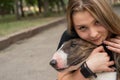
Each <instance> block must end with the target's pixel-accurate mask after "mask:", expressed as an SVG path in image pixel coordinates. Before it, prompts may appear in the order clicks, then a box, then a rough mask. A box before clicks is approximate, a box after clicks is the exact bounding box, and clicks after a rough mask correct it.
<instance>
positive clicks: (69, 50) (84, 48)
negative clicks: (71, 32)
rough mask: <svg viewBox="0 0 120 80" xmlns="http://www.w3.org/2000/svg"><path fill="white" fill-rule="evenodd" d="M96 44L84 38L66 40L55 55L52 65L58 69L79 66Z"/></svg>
mask: <svg viewBox="0 0 120 80" xmlns="http://www.w3.org/2000/svg"><path fill="white" fill-rule="evenodd" d="M95 47H96V46H95V45H93V44H91V43H89V42H87V41H84V40H82V39H71V40H69V41H67V42H65V43H64V44H63V45H62V46H61V48H60V49H58V50H57V51H56V52H55V54H54V55H53V58H52V60H51V61H50V65H52V67H54V68H55V69H56V70H57V71H63V70H66V69H69V71H72V70H75V69H77V68H79V66H80V63H81V62H83V61H84V60H85V59H86V58H87V57H88V56H89V54H90V53H91V51H92V50H93V49H94V48H95Z"/></svg>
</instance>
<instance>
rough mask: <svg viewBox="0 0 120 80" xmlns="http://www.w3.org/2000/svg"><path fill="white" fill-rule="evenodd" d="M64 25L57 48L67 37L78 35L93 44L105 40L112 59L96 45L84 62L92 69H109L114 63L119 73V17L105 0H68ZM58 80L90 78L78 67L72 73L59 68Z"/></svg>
mask: <svg viewBox="0 0 120 80" xmlns="http://www.w3.org/2000/svg"><path fill="white" fill-rule="evenodd" d="M67 21H68V28H67V31H65V32H64V33H63V35H62V38H61V41H60V43H59V46H58V48H59V47H60V46H61V44H62V43H64V42H65V41H67V40H70V39H72V38H78V37H79V38H82V39H84V40H86V41H88V42H91V43H93V44H95V45H100V44H102V43H104V44H106V45H107V46H106V47H107V49H109V50H111V51H112V52H113V55H114V61H113V60H112V61H110V57H109V56H108V54H107V53H106V52H105V51H104V48H103V47H102V46H99V47H97V48H96V49H94V50H93V52H92V53H91V54H90V56H89V57H88V59H87V61H86V64H87V66H88V67H89V69H90V70H91V71H92V72H93V73H98V72H103V71H104V72H111V71H115V68H113V67H109V66H111V65H113V64H115V65H116V71H117V74H118V76H117V77H118V78H119V77H120V18H119V16H117V15H116V14H115V13H114V12H113V10H112V8H111V7H110V5H109V4H108V3H107V0H69V2H68V8H67ZM58 80H90V79H89V77H87V78H85V76H84V75H83V74H82V73H81V68H80V69H78V70H77V71H75V72H73V73H67V72H59V73H58Z"/></svg>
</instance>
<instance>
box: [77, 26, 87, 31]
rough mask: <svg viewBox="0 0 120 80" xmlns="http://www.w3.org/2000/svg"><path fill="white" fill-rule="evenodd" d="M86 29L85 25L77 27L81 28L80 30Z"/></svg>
mask: <svg viewBox="0 0 120 80" xmlns="http://www.w3.org/2000/svg"><path fill="white" fill-rule="evenodd" d="M86 29H87V27H86V26H80V27H79V30H81V31H85V30H86Z"/></svg>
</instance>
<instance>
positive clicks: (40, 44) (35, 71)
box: [0, 23, 66, 80]
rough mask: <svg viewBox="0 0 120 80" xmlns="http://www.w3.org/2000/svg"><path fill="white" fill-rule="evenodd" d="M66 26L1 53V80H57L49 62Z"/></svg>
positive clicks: (59, 26) (51, 29)
mask: <svg viewBox="0 0 120 80" xmlns="http://www.w3.org/2000/svg"><path fill="white" fill-rule="evenodd" d="M65 26H66V25H65V24H64V23H61V24H60V25H58V26H56V27H54V28H50V29H48V30H46V31H43V32H42V33H40V34H38V35H36V36H34V37H32V38H30V39H27V40H23V41H19V42H17V43H16V44H13V45H12V46H10V47H9V48H7V49H5V50H4V51H2V52H0V80H56V71H55V70H54V69H53V68H52V67H51V66H49V61H50V59H51V57H52V55H53V53H54V52H55V50H56V47H57V44H58V42H59V39H60V36H61V34H62V32H63V30H64V29H65Z"/></svg>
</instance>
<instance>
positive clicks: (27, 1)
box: [26, 0, 37, 6]
mask: <svg viewBox="0 0 120 80" xmlns="http://www.w3.org/2000/svg"><path fill="white" fill-rule="evenodd" d="M26 3H27V4H28V5H31V6H34V5H35V4H36V3H37V0H26Z"/></svg>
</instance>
